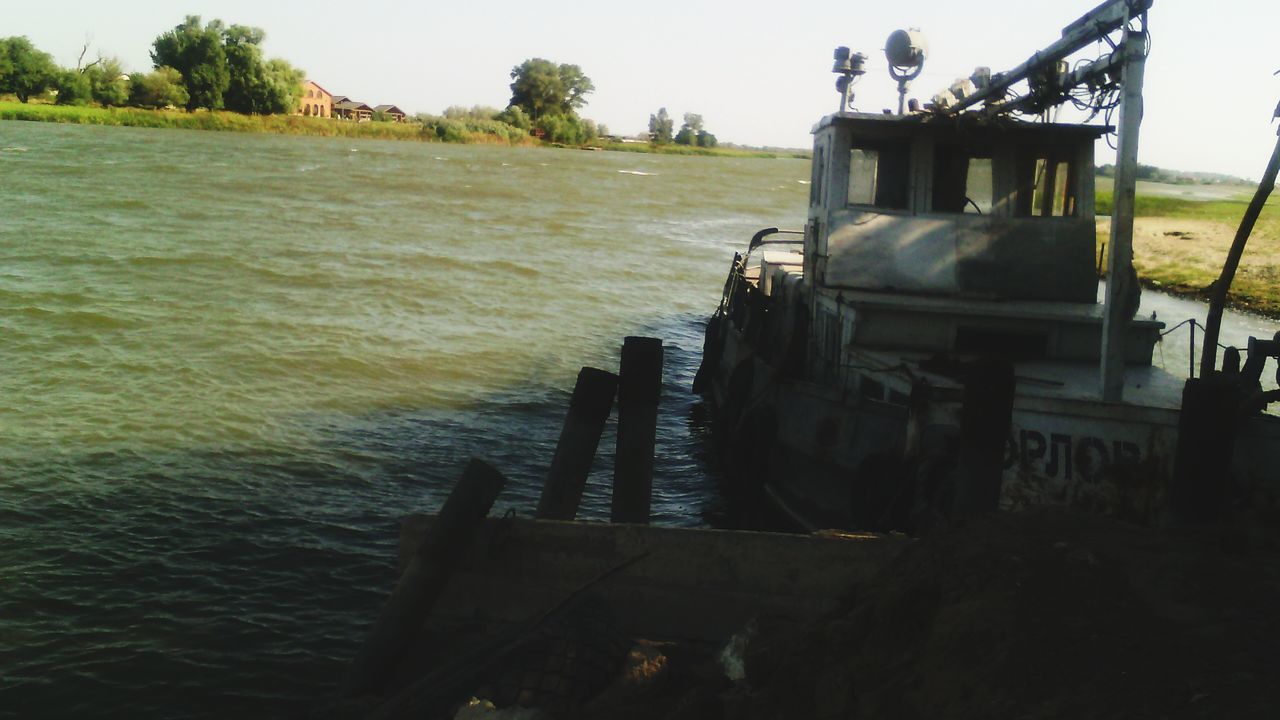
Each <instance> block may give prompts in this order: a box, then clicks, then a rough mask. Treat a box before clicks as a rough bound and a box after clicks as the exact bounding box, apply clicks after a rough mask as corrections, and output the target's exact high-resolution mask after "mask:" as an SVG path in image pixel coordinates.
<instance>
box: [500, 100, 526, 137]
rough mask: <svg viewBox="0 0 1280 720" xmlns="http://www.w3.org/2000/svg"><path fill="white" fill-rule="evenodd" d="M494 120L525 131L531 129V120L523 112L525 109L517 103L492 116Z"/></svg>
mask: <svg viewBox="0 0 1280 720" xmlns="http://www.w3.org/2000/svg"><path fill="white" fill-rule="evenodd" d="M493 119H494V120H497V121H499V122H504V123H506V124H508V125H510V126H511V127H515V128H520V129H521V130H524V131H525V132H528V131H530V130H532V129H533V121H531V120H530V119H529V116H528V115H527V114H525V111H524V110H523V109H521V108H520V106H519V105H512V106H511V107H509V108H507V109H506V110H503V111H502V112H500V113H498V114H497V115H495V116H494V118H493Z"/></svg>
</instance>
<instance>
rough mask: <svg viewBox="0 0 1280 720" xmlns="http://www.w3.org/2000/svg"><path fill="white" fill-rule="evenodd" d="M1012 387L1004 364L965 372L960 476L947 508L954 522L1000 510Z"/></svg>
mask: <svg viewBox="0 0 1280 720" xmlns="http://www.w3.org/2000/svg"><path fill="white" fill-rule="evenodd" d="M1015 384H1016V383H1015V380H1014V374H1013V363H1011V362H1009V361H1008V360H1000V359H990V358H988V359H982V360H975V361H974V362H972V363H970V364H968V366H967V367H966V368H965V373H964V398H963V401H962V402H963V404H962V405H961V408H960V458H959V466H960V467H959V470H960V472H959V477H958V481H957V484H956V494H955V499H954V501H953V502H954V504H953V507H952V514H953V516H955V517H957V518H960V517H969V516H973V515H981V514H983V513H988V512H994V511H995V510H996V508H997V507H998V506H999V503H1000V482H1001V479H1002V478H1003V477H1004V450H1005V444H1006V442H1007V440H1008V438H1009V424H1010V423H1011V422H1012V420H1013V394H1014V387H1015Z"/></svg>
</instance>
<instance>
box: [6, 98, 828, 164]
mask: <svg viewBox="0 0 1280 720" xmlns="http://www.w3.org/2000/svg"><path fill="white" fill-rule="evenodd" d="M0 120H27V121H32V122H54V123H66V124H75V125H107V126H119V127H144V128H174V129H182V130H213V131H220V132H254V133H271V134H276V135H301V136H306V137H345V138H370V139H375V140H415V141H419V142H450V143H463V144H498V145H512V146H548V147H571V146H560V145H554V144H552V143H544V142H542V141H540V140H538V139H537V138H534V137H532V136H530V135H529V134H528V133H526V132H524V131H523V130H520V129H519V128H515V127H512V126H509V125H506V124H504V123H498V122H496V121H487V122H484V123H469V122H468V121H467V120H448V119H445V118H439V119H437V121H436V122H434V123H433V124H424V123H422V122H418V121H415V120H410V121H407V122H399V123H397V122H381V121H369V122H349V121H342V120H333V119H329V118H317V117H304V116H301V115H242V114H240V113H233V112H222V111H212V112H211V111H203V110H202V111H196V112H187V111H185V110H149V109H145V108H132V107H126V108H114V107H88V106H70V105H50V104H46V103H36V102H29V103H20V102H16V101H0ZM581 147H582V148H583V149H587V150H610V151H617V152H642V153H661V154H670V155H698V156H713V157H758V158H778V157H796V158H808V156H809V155H808V153H807V152H806V151H804V150H773V149H770V150H762V149H755V148H739V147H714V148H704V147H692V146H687V145H675V144H666V145H654V144H649V143H629V142H628V143H624V142H611V141H609V140H606V139H603V138H597V139H595V140H592V141H590V142H588V143H587V144H586V145H584V146H581Z"/></svg>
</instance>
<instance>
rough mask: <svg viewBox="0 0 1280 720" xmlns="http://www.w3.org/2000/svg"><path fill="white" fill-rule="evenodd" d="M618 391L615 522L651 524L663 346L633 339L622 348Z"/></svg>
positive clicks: (652, 341) (649, 341) (614, 490)
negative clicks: (654, 450)
mask: <svg viewBox="0 0 1280 720" xmlns="http://www.w3.org/2000/svg"><path fill="white" fill-rule="evenodd" d="M619 374H620V376H621V377H620V379H619V386H618V446H617V451H616V453H615V455H614V461H613V462H614V465H613V505H612V512H611V517H612V520H613V522H616V523H640V524H647V523H648V522H649V506H650V502H651V499H652V492H653V449H654V441H655V438H656V435H657V430H658V398H659V397H660V396H661V394H662V341H661V340H659V339H657V338H646V337H629V338H627V339H626V340H625V341H624V342H623V345H622V364H621V369H620V373H619Z"/></svg>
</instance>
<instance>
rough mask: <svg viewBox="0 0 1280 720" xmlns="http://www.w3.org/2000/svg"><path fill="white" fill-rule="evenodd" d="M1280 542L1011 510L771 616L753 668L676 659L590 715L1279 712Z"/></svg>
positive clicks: (749, 661) (1271, 536)
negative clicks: (801, 607)
mask: <svg viewBox="0 0 1280 720" xmlns="http://www.w3.org/2000/svg"><path fill="white" fill-rule="evenodd" d="M1277 550H1280V535H1278V534H1277V532H1276V530H1275V529H1274V528H1271V529H1253V530H1242V529H1238V528H1226V527H1222V528H1210V529H1203V528H1202V529H1197V530H1183V531H1172V530H1160V531H1158V530H1152V529H1149V528H1142V527H1137V526H1132V525H1127V524H1124V523H1120V522H1118V521H1111V520H1106V519H1102V518H1097V517H1093V516H1088V515H1081V514H1077V513H1072V512H1069V511H1065V510H1058V509H1045V510H1035V511H1029V512H1024V513H1018V514H1001V515H997V516H993V517H989V518H986V519H983V520H980V521H975V522H972V523H970V524H968V525H967V526H964V527H959V528H954V529H951V530H949V531H946V532H943V533H941V534H937V535H935V536H932V537H929V538H926V539H923V540H921V541H919V542H918V543H915V544H914V545H912V546H910V547H909V548H908V549H907V550H905V551H904V552H903V553H902V554H901V555H900V556H899V557H897V558H896V559H894V560H893V561H891V562H889V563H887V565H886V567H885V568H884V570H883V571H882V572H881V573H880V575H879V576H878V577H877V578H876V579H875V580H874V581H872V582H869V583H866V584H865V585H863V586H861V587H855V588H850V593H849V596H848V597H847V599H846V601H845V603H844V606H843V607H842V608H841V609H840V610H839V611H837V612H834V613H832V614H831V615H829V616H827V617H823V618H817V619H812V620H810V621H808V622H800V623H796V622H791V621H783V620H779V619H772V620H771V619H767V618H762V619H761V621H760V629H759V630H758V631H757V632H756V633H755V634H754V635H752V636H751V637H750V639H749V640H748V641H747V643H746V646H745V653H744V657H745V674H746V678H745V680H743V681H741V682H739V683H736V684H734V683H730V682H728V681H726V680H723V679H721V680H715V679H712V678H711V676H709V675H706V674H703V675H698V674H697V672H694V670H683V671H682V669H681V667H680V662H679V659H678V658H675V659H673V660H672V662H671V663H670V666H671V675H672V678H670V679H669V681H668V684H667V685H666V690H665V691H664V692H660V693H657V694H654V695H651V696H647V697H646V698H644V699H641V698H637V699H636V702H635V703H633V704H631V705H630V706H629V707H618V706H614V707H609V708H606V709H602V710H601V712H600V713H599V714H597V715H592V716H593V717H613V718H626V717H672V718H707V719H711V718H715V719H718V720H719V719H724V720H765V719H774V718H805V719H809V718H885V719H889V718H893V719H902V720H911V719H913V718H920V719H921V720H923V719H925V718H1255V717H1256V718H1271V717H1277V713H1278V712H1280V680H1278V679H1280V563H1278V562H1277V561H1276V560H1277ZM689 667H695V666H692V665H691V666H689ZM705 670H706V668H705V667H704V668H701V671H702V672H705ZM682 672H683V673H684V675H685V677H684V679H683V680H681V674H682Z"/></svg>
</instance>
